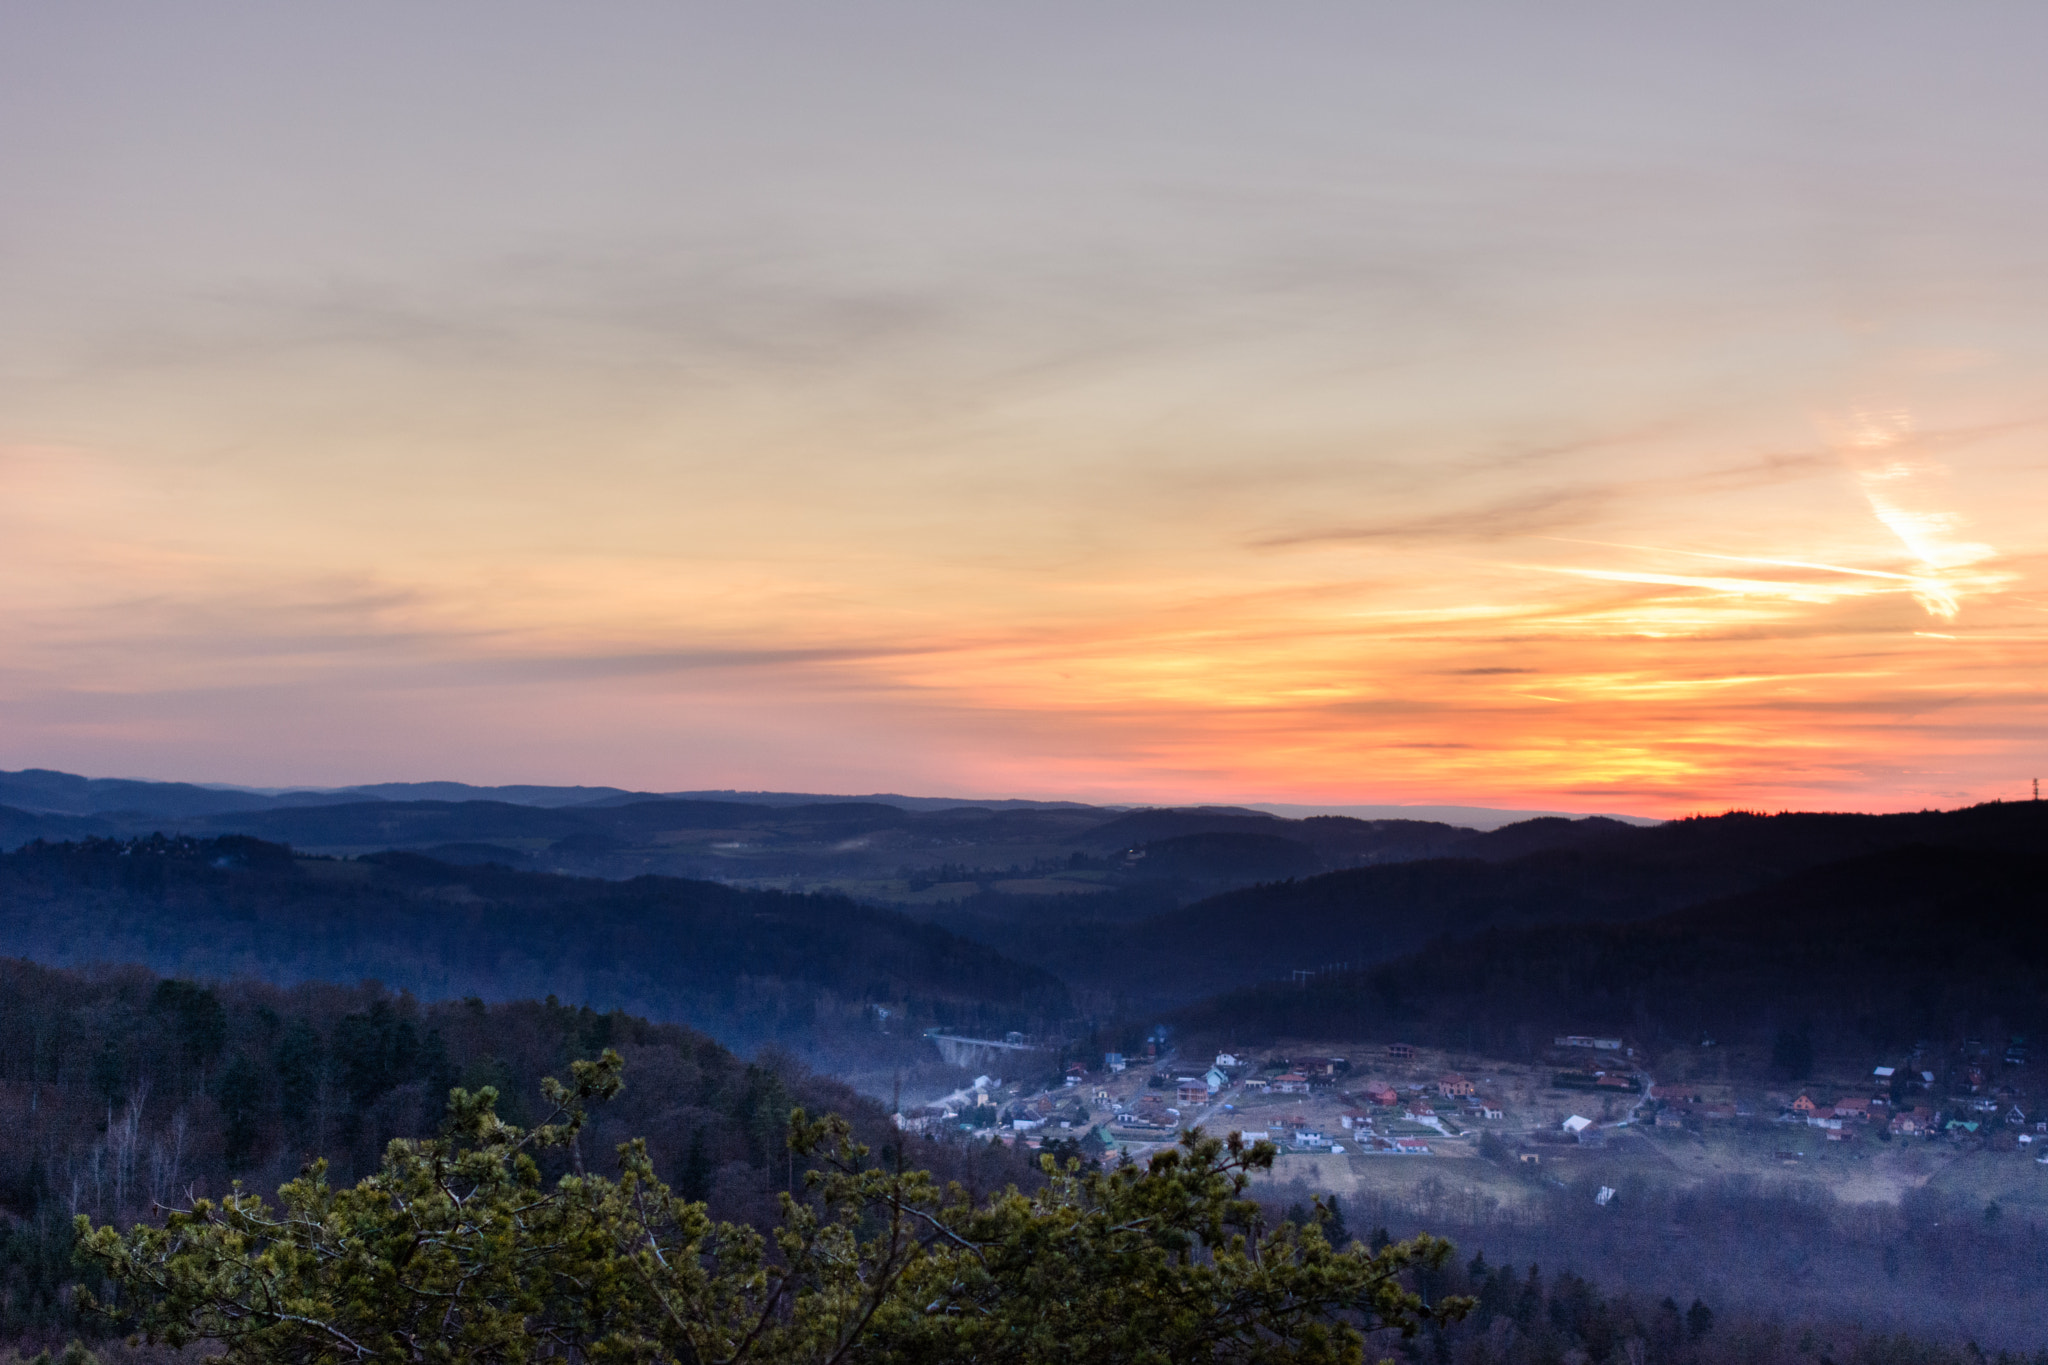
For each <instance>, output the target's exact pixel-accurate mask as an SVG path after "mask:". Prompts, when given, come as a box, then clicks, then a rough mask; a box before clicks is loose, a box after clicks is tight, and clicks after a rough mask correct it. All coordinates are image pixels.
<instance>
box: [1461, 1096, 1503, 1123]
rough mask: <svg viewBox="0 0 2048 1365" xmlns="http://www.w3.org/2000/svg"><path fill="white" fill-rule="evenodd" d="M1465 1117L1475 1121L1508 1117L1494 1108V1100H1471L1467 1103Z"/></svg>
mask: <svg viewBox="0 0 2048 1365" xmlns="http://www.w3.org/2000/svg"><path fill="white" fill-rule="evenodd" d="M1465 1116H1466V1117H1467V1118H1475V1119H1497V1118H1504V1117H1506V1115H1504V1114H1502V1113H1501V1111H1500V1110H1499V1109H1497V1108H1495V1107H1494V1103H1493V1101H1492V1100H1480V1099H1471V1100H1466V1101H1465Z"/></svg>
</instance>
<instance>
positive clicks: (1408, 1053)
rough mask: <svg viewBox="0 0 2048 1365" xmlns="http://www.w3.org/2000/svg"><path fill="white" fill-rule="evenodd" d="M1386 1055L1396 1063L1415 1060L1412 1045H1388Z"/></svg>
mask: <svg viewBox="0 0 2048 1365" xmlns="http://www.w3.org/2000/svg"><path fill="white" fill-rule="evenodd" d="M1387 1055H1388V1056H1389V1057H1391V1058H1393V1059H1394V1060H1395V1061H1397V1062H1412V1061H1414V1060H1415V1046H1414V1044H1412V1043H1388V1044H1387Z"/></svg>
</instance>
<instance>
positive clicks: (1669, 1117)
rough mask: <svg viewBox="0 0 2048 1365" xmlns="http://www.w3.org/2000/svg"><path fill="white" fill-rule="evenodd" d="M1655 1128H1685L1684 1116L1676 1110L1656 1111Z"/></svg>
mask: <svg viewBox="0 0 2048 1365" xmlns="http://www.w3.org/2000/svg"><path fill="white" fill-rule="evenodd" d="M1657 1126H1658V1127H1659V1128H1683V1127H1685V1116H1684V1115H1683V1114H1681V1113H1679V1112H1678V1111H1677V1110H1676V1109H1668V1108H1667V1109H1659V1110H1658V1111H1657Z"/></svg>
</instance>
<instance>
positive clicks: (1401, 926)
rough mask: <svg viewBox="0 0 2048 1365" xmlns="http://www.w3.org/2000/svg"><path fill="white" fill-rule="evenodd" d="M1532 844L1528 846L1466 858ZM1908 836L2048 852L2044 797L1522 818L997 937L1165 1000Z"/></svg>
mask: <svg viewBox="0 0 2048 1365" xmlns="http://www.w3.org/2000/svg"><path fill="white" fill-rule="evenodd" d="M1283 828H1285V827H1283ZM1531 843H1534V844H1536V845H1539V846H1540V847H1539V851H1535V852H1522V853H1519V854H1518V855H1517V856H1514V857H1509V858H1495V857H1485V858H1481V857H1476V856H1475V857H1467V856H1465V855H1466V854H1467V852H1471V853H1475V854H1481V853H1499V852H1502V851H1513V850H1515V849H1517V848H1521V847H1525V846H1527V845H1529V844H1531ZM1915 846H1926V847H1938V848H1947V849H1953V850H1957V851H1958V852H1965V853H1975V852H1980V851H1981V852H1985V853H1992V854H2014V855H2022V856H2048V803H2033V802H2026V803H2007V804H1991V805H1984V806H1976V807H1971V808H1969V809H1966V810H1959V811H1931V812H1925V813H1913V814H1907V815H1882V816H1875V815H1775V816H1756V815H1746V814H1740V813H1736V814H1729V815H1722V816H1714V817H1710V818H1702V819H1693V820H1682V821H1673V822H1671V823H1669V824H1666V825H1659V826H1654V827H1650V828H1638V827H1630V826H1625V825H1621V824H1620V823H1619V822H1616V821H1610V820H1599V819H1587V820H1579V821H1568V820H1532V821H1525V822H1524V823H1523V824H1522V825H1510V826H1507V827H1505V828H1503V829H1501V830H1498V831H1495V832H1494V833H1492V834H1486V835H1481V836H1479V837H1478V838H1476V839H1472V840H1469V841H1467V842H1466V843H1463V844H1460V845H1459V846H1458V850H1457V851H1458V855H1459V856H1457V857H1455V858H1440V859H1434V860H1429V861H1416V862H1402V863H1394V864H1388V865H1381V866H1368V867H1360V868H1353V869H1348V870H1345V871H1341V872H1330V873H1325V874H1323V875H1321V876H1315V877H1305V878H1301V879H1299V880H1294V881H1274V882H1272V883H1270V884H1266V885H1259V886H1249V887H1244V888H1241V889H1238V890H1233V891H1227V892H1224V893H1221V894H1219V895H1215V896H1211V897H1209V898H1208V899H1206V900H1202V901H1198V902H1196V903H1194V904H1192V905H1188V906H1185V907H1182V908H1179V909H1175V910H1170V911H1167V912H1165V913H1161V914H1158V915H1155V916H1152V917H1150V918H1148V919H1145V920H1142V921H1139V922H1137V923H1135V924H1130V925H1128V926H1126V927H1124V928H1122V929H1120V930H1118V931H1117V935H1120V936H1116V935H1112V936H1109V937H1105V936H1104V932H1103V931H1102V930H1101V928H1100V927H1099V926H1098V927H1096V928H1094V929H1093V930H1092V932H1093V934H1094V940H1093V941H1094V942H1095V943H1096V944H1097V945H1098V946H1097V949H1096V951H1094V952H1092V953H1091V954H1089V955H1088V956H1087V957H1086V958H1084V959H1081V960H1078V961H1077V960H1076V956H1075V954H1074V953H1073V952H1072V951H1071V950H1070V949H1069V948H1068V947H1067V946H1066V945H1064V944H1061V943H1059V942H1057V941H1056V940H1055V939H1054V938H1048V939H1046V940H1045V941H1044V942H1043V943H1042V944H1041V945H1040V947H1038V948H1036V949H1034V948H1032V947H1031V946H1030V945H1029V944H1027V943H1025V942H1023V941H1021V940H1017V941H1011V942H1012V948H1011V950H1012V951H1013V952H1016V953H1018V954H1019V955H1026V956H1028V957H1029V960H1033V961H1054V960H1057V961H1059V962H1060V963H1061V964H1062V966H1063V969H1064V970H1065V971H1067V972H1068V973H1069V980H1071V981H1073V982H1074V983H1075V984H1076V985H1084V986H1087V987H1089V988H1090V989H1100V988H1105V987H1107V986H1109V985H1111V984H1115V985H1116V986H1117V987H1118V988H1119V989H1120V990H1121V991H1122V992H1123V994H1125V995H1126V996H1127V997H1128V998H1131V999H1133V1000H1138V999H1151V1000H1153V1001H1155V1002H1171V1003H1179V1002H1184V1001H1188V1000H1192V999H1194V998H1197V997H1198V996H1200V995H1203V994H1209V993H1214V992H1218V991H1225V990H1231V989H1235V988H1237V987H1240V986H1249V985H1251V984H1253V983H1255V982H1258V981H1270V980H1274V979H1278V978H1285V977H1287V976H1288V974H1289V973H1291V972H1293V971H1295V970H1296V969H1304V970H1313V969H1318V968H1323V967H1326V966H1328V965H1329V964H1332V963H1349V964H1353V965H1363V964H1371V963H1376V962H1385V961H1387V960H1389V959H1392V958H1395V957H1398V956H1400V955H1402V954H1404V953H1410V952H1414V951H1416V950H1418V949H1420V948H1422V947H1423V946H1424V945H1425V944H1428V943H1430V942H1431V941H1433V940H1436V939H1439V938H1445V939H1462V938H1470V937H1473V936H1475V935H1477V934H1480V933H1481V932H1484V931H1487V930H1490V929H1507V930H1514V929H1520V928H1524V927H1527V926H1531V925H1536V924H1550V923H1555V924H1564V923H1585V922H1600V921H1607V922H1613V921H1626V920H1641V919H1648V918H1651V917H1654V916H1657V915H1663V914H1669V913H1671V912H1674V911H1678V910H1682V909H1684V908H1686V907H1687V906H1692V905H1699V904H1703V903H1706V902H1709V901H1717V900H1721V899H1724V898H1727V897H1730V896H1738V895H1741V894H1743V893H1745V892H1749V891H1754V890H1758V889H1760V888H1762V887H1765V886H1769V885H1771V884H1773V883H1775V882H1778V881H1780V880H1782V879H1784V878H1786V877H1789V876H1794V875H1797V874H1798V873H1800V872H1802V871H1806V870H1809V869H1813V868H1816V867H1819V866H1822V865H1824V864H1829V863H1835V862H1840V861H1842V860H1845V859H1850V858H1856V857H1860V856H1869V855H1872V854H1875V853H1880V852H1883V851H1886V850H1899V849H1904V848H1908V847H1915ZM1112 943H1114V944H1115V945H1116V946H1115V947H1114V948H1111V947H1110V946H1109V945H1110V944H1112ZM1040 953H1043V954H1044V956H1043V957H1041V956H1039V955H1038V954H1040ZM1055 955H1057V956H1055Z"/></svg>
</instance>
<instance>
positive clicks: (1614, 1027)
mask: <svg viewBox="0 0 2048 1365" xmlns="http://www.w3.org/2000/svg"><path fill="white" fill-rule="evenodd" d="M2044 912H2048V858H2044V857H2041V856H2038V855H2028V854H2014V853H1993V852H1977V851H1965V850H1959V849H1953V848H1948V849H1934V848H1921V847H1915V848H1906V849H1899V850H1894V851H1891V852H1886V853H1879V854H1873V855H1870V856H1867V857H1862V858H1854V859H1850V860H1848V861H1846V862H1843V863H1839V864H1835V865H1832V866H1829V867H1824V868H1816V869H1813V870H1811V871H1808V872H1802V873H1799V874H1796V875H1794V876H1792V877H1789V878H1786V879H1785V880H1783V881H1781V882H1778V883H1776V884H1774V885H1772V886H1769V887H1767V888H1765V889H1763V890H1759V891H1754V892H1750V893H1747V894H1745V895H1741V896H1736V897H1732V898H1729V899H1726V900H1722V901H1719V902H1715V903H1713V904H1709V905H1705V906H1699V907H1694V908H1691V909H1687V910H1683V911H1679V912H1676V913H1673V914H1668V915H1664V916H1660V917H1657V918H1654V919H1650V920H1647V921H1643V922H1640V923H1633V924H1559V925H1551V926H1544V927H1515V928H1496V929H1493V930H1490V931H1488V932H1486V933H1483V934H1480V935H1477V936H1475V937H1471V938H1466V939H1458V940H1451V939H1445V940H1443V941H1440V942H1438V943H1436V944H1434V945H1432V946H1431V947H1429V948H1428V949H1426V950H1425V951H1422V952H1420V953H1417V954H1415V955H1413V956H1410V957H1407V958H1403V959H1400V960H1397V961H1395V962H1391V963H1385V964H1382V965H1379V966H1376V967H1371V968H1367V969H1364V970H1359V971H1351V972H1339V973H1332V974H1329V975H1326V976H1323V977H1319V978H1317V979H1315V980H1314V981H1312V982H1310V983H1308V984H1306V985H1303V986H1291V985H1282V984H1268V985H1264V986H1259V987H1255V988H1253V989H1251V990H1247V991H1241V992H1236V993H1233V994H1229V995H1225V996H1221V997H1218V998H1216V999H1213V1000H1210V1001H1205V1002H1203V1003H1202V1004H1201V1005H1198V1006H1195V1007H1193V1008H1191V1009H1189V1010H1188V1011H1186V1012H1185V1013H1184V1014H1183V1015H1181V1016H1180V1017H1181V1020H1182V1022H1183V1023H1184V1024H1185V1025H1186V1026H1188V1027H1189V1028H1192V1029H1194V1030H1197V1031H1200V1032H1205V1033H1206V1032H1213V1033H1222V1034H1227V1035H1229V1036H1230V1037H1233V1038H1240V1039H1248V1038H1260V1037H1276V1036H1281V1035H1292V1036H1310V1037H1387V1036H1392V1035H1395V1034H1400V1035H1403V1036H1409V1037H1413V1038H1415V1039H1416V1040H1418V1041H1432V1042H1438V1043H1442V1044H1444V1045H1447V1046H1456V1047H1459V1048H1463V1049H1466V1050H1470V1051H1480V1052H1488V1053H1490V1054H1492V1055H1497V1056H1527V1055H1530V1054H1531V1053H1532V1051H1533V1050H1534V1048H1535V1047H1536V1046H1537V1045H1538V1044H1539V1043H1541V1042H1542V1041H1543V1040H1546V1039H1547V1038H1548V1037H1549V1036H1550V1035H1552V1034H1553V1033H1560V1032H1584V1031H1588V1030H1594V1031H1615V1032H1626V1033H1627V1034H1628V1035H1629V1036H1630V1037H1631V1038H1633V1039H1637V1040H1639V1041H1640V1042H1642V1043H1644V1044H1647V1045H1649V1046H1651V1047H1653V1048H1656V1047H1662V1046H1670V1045H1673V1044H1678V1045H1692V1044H1696V1043H1697V1042H1698V1041H1699V1039H1700V1038H1701V1037H1703V1036H1705V1037H1716V1038H1719V1039H1721V1040H1723V1041H1724V1042H1733V1041H1735V1040H1737V1039H1740V1038H1744V1037H1755V1036H1758V1035H1768V1034H1770V1033H1772V1032H1775V1031H1777V1030H1781V1029H1786V1028H1794V1029H1798V1030H1801V1031H1802V1032H1805V1033H1808V1034H1810V1035H1811V1037H1812V1039H1813V1041H1814V1044H1815V1046H1817V1047H1820V1048H1821V1049H1823V1050H1827V1049H1831V1048H1832V1049H1842V1050H1847V1051H1854V1052H1858V1053H1864V1052H1871V1051H1875V1052H1878V1053H1880V1054H1883V1053H1886V1052H1889V1051H1892V1050H1896V1049H1899V1048H1902V1047H1905V1046H1909V1045H1910V1044H1912V1043H1913V1042H1914V1041H1915V1040H1916V1039H1921V1038H1947V1037H1949V1036H1950V1035H1951V1034H1954V1035H1956V1036H1962V1035H1964V1034H1972V1033H1984V1034H1986V1036H2004V1035H2006V1034H2008V1033H2019V1034H2033V1033H2037V1032H2039V1031H2040V1030H2041V1029H2042V1028H2043V1027H2044V1026H2048V914H2044ZM1475 985H1477V986H1480V987H1482V988H1478V989H1475Z"/></svg>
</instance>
